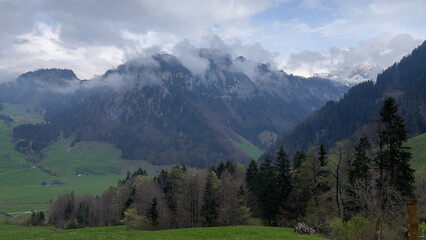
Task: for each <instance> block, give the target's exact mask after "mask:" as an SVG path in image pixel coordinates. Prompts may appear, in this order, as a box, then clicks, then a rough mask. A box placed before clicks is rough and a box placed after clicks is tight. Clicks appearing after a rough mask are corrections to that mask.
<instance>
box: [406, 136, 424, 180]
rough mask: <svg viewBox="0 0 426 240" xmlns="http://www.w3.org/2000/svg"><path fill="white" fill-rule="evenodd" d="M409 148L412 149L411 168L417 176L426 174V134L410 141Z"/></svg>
mask: <svg viewBox="0 0 426 240" xmlns="http://www.w3.org/2000/svg"><path fill="white" fill-rule="evenodd" d="M407 146H409V147H411V153H412V156H411V157H412V160H411V167H412V168H414V169H416V174H426V133H424V134H422V135H419V136H416V137H413V138H410V139H408V142H407Z"/></svg>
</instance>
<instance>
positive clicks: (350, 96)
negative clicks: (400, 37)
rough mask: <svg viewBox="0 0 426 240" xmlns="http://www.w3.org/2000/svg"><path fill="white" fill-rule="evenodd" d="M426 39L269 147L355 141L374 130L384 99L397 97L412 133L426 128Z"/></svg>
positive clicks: (293, 146)
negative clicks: (368, 80) (373, 80)
mask: <svg viewBox="0 0 426 240" xmlns="http://www.w3.org/2000/svg"><path fill="white" fill-rule="evenodd" d="M425 92H426V42H424V43H423V44H422V45H420V46H419V47H418V48H416V49H415V50H413V52H412V53H411V54H410V55H408V56H406V57H404V58H403V59H402V60H401V61H400V62H398V63H395V64H394V65H392V66H391V67H389V68H388V69H386V70H385V71H383V72H382V73H381V74H379V75H378V77H377V82H376V83H373V82H364V83H360V84H358V85H356V86H354V87H352V88H351V89H349V91H348V92H347V93H346V94H345V96H344V97H343V98H342V99H341V100H339V101H329V102H327V104H326V105H325V106H323V107H322V108H321V109H319V110H317V111H315V112H313V113H312V114H311V115H309V117H307V118H306V119H305V120H304V121H302V122H300V123H298V124H297V126H296V127H295V128H294V129H293V130H291V131H289V132H288V133H286V134H284V135H283V136H282V137H281V138H280V139H279V140H278V141H277V143H276V144H275V146H274V147H273V148H271V149H270V150H269V153H272V152H273V151H274V149H277V148H278V146H280V145H283V146H285V148H286V149H289V151H291V152H292V153H294V152H293V151H295V150H297V149H301V150H302V149H303V150H307V149H308V148H309V146H313V145H319V144H324V145H325V146H326V148H329V147H331V146H332V144H333V143H334V142H336V141H339V140H342V139H351V140H354V141H356V140H357V139H358V138H359V137H360V136H362V135H369V134H371V133H373V132H374V131H375V125H374V123H375V121H376V119H377V116H378V111H379V109H380V106H381V104H382V101H383V100H384V99H385V98H387V97H393V98H395V99H396V103H397V104H398V105H399V111H400V114H401V115H402V117H403V118H404V121H405V124H406V127H407V129H408V134H409V136H410V137H414V136H417V135H419V134H422V133H424V132H426V95H425V94H424V93H425Z"/></svg>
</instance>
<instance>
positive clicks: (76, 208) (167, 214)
mask: <svg viewBox="0 0 426 240" xmlns="http://www.w3.org/2000/svg"><path fill="white" fill-rule="evenodd" d="M376 129H377V131H376V132H377V134H374V135H365V136H363V137H361V138H360V139H359V140H358V142H357V144H355V146H352V144H351V143H350V142H349V141H347V140H346V141H340V142H336V143H335V144H334V146H333V147H332V148H331V149H330V150H329V152H326V150H325V148H324V146H323V145H319V146H316V147H315V146H314V147H311V148H310V149H309V151H308V152H304V151H297V152H296V154H295V155H294V157H293V158H292V159H290V157H289V156H288V155H287V153H286V151H285V148H284V147H280V148H279V149H278V150H277V151H276V152H275V154H274V156H273V157H269V156H267V157H265V158H264V159H262V160H259V161H255V160H252V161H251V162H250V163H249V164H248V166H247V167H244V166H243V165H242V164H236V163H232V162H231V161H226V162H225V163H224V162H221V163H220V164H219V165H218V166H213V167H211V168H209V169H196V168H190V167H186V166H184V165H183V166H176V167H173V168H172V169H170V170H169V171H161V172H160V173H159V174H158V175H157V176H155V177H149V176H147V174H146V172H145V171H144V170H143V169H139V170H138V171H136V172H134V173H133V174H131V173H130V172H129V173H128V174H127V177H126V178H125V179H123V180H120V181H119V182H118V183H117V184H116V185H115V186H111V187H110V188H109V189H108V190H107V191H106V192H104V193H103V194H102V195H100V196H88V195H86V196H76V195H74V193H70V194H64V195H60V196H58V198H57V199H56V200H55V201H54V202H53V203H52V204H51V208H50V212H49V215H50V216H49V219H48V223H49V224H51V225H54V226H56V227H58V228H64V229H71V228H82V227H95V226H113V225H120V224H123V225H125V226H127V228H128V229H129V230H159V229H172V228H189V227H202V226H204V227H211V226H232V225H243V224H263V225H270V226H286V227H294V225H295V224H296V223H298V222H304V223H306V224H307V225H309V226H310V227H312V228H313V229H315V231H316V232H317V233H319V234H322V235H324V236H327V237H331V238H334V239H343V240H344V239H402V238H403V237H404V236H405V235H406V234H407V233H406V232H405V231H404V227H405V226H406V225H407V224H406V221H407V219H406V218H407V214H406V205H407V203H409V202H410V201H411V200H412V199H416V200H417V201H418V205H419V206H420V212H423V213H424V212H425V210H426V209H424V206H425V203H426V196H425V193H426V184H425V181H426V179H417V180H416V182H415V181H414V180H415V178H414V170H413V169H412V168H411V167H410V159H411V153H410V149H409V148H407V147H406V146H405V142H406V140H407V130H406V128H405V124H404V121H403V119H402V117H401V116H400V115H399V114H398V106H397V105H396V103H395V100H394V99H392V98H388V99H386V100H385V101H384V104H383V106H382V107H381V109H380V116H379V119H378V122H377V125H376ZM29 224H30V225H43V224H46V223H45V217H44V214H43V213H41V212H37V213H34V214H33V215H32V217H31V219H30V220H29Z"/></svg>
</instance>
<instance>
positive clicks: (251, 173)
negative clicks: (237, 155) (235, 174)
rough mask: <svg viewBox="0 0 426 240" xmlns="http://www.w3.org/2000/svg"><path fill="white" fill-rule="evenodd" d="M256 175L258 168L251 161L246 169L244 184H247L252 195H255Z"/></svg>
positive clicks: (255, 163) (253, 161)
mask: <svg viewBox="0 0 426 240" xmlns="http://www.w3.org/2000/svg"><path fill="white" fill-rule="evenodd" d="M258 175H259V168H258V167H257V162H256V161H255V160H254V159H252V160H251V161H250V164H249V165H248V168H247V172H246V182H247V185H248V188H249V189H250V191H252V192H253V193H256V190H257V187H256V185H257V178H258Z"/></svg>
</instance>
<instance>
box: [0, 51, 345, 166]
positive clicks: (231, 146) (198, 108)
mask: <svg viewBox="0 0 426 240" xmlns="http://www.w3.org/2000/svg"><path fill="white" fill-rule="evenodd" d="M198 57H199V61H201V62H204V63H205V64H206V68H205V69H204V70H203V72H202V73H200V72H196V70H194V69H193V68H194V67H193V66H187V65H184V64H183V63H182V62H181V61H180V60H179V59H178V58H176V57H174V56H171V55H165V54H162V55H153V56H152V57H148V58H143V59H133V60H130V61H128V62H126V63H125V64H123V65H120V66H118V67H117V68H116V69H112V70H109V71H107V72H106V73H105V74H104V75H103V76H100V77H97V78H94V79H92V80H89V81H81V80H79V79H77V78H76V77H75V75H74V74H73V72H72V71H70V70H60V69H50V70H46V69H44V70H39V71H34V72H29V73H25V74H23V75H21V76H20V77H19V78H18V79H17V80H16V81H14V82H12V83H9V84H7V85H3V86H0V92H1V93H4V94H2V95H1V96H2V100H1V101H3V102H12V103H19V104H23V103H31V104H32V105H34V108H35V110H36V111H38V112H40V113H43V114H44V120H45V121H46V122H47V124H46V125H39V126H26V127H21V128H20V129H15V130H14V137H13V140H14V143H15V144H16V145H17V146H18V148H19V150H20V151H21V152H23V153H25V154H27V155H32V156H36V157H38V158H42V157H43V156H42V155H43V154H42V151H44V150H43V149H45V148H46V146H48V145H50V144H51V143H52V142H54V141H55V139H56V137H57V136H58V134H59V132H61V133H62V134H63V136H64V137H65V138H69V137H72V138H74V139H75V141H73V142H72V144H75V143H78V142H79V141H102V142H108V143H111V144H113V145H114V146H116V147H117V148H119V149H120V150H121V153H122V157H123V158H125V159H132V160H135V159H143V160H147V161H149V162H151V163H153V164H157V165H164V164H177V163H180V164H187V165H191V166H198V167H206V166H211V165H212V164H217V163H218V162H220V161H221V160H226V159H232V160H238V161H241V162H246V161H249V160H250V159H251V158H257V157H259V155H261V154H262V152H263V151H265V150H267V149H268V148H269V146H270V145H271V143H273V142H274V141H275V139H276V136H278V135H280V134H282V133H283V132H284V131H287V130H288V129H290V128H291V127H293V126H294V125H295V124H296V123H297V122H298V121H300V120H302V119H303V118H304V117H305V116H307V115H308V114H309V113H310V112H311V111H313V110H314V109H318V108H319V107H320V106H322V105H323V104H324V103H325V102H326V101H329V100H336V99H338V98H340V97H341V96H342V95H343V93H344V92H345V91H346V90H347V87H346V86H343V85H339V84H337V83H333V82H331V81H329V80H326V79H321V78H302V77H297V76H293V75H287V74H286V73H284V72H282V71H277V70H273V69H271V67H270V66H268V65H265V64H261V63H258V62H253V61H250V60H247V59H245V58H243V57H239V58H237V59H231V57H230V55H228V54H226V53H222V52H220V51H218V50H213V49H201V50H200V52H199V56H198ZM42 129H44V130H42ZM36 132H40V133H39V134H35V133H36ZM18 143H19V144H18Z"/></svg>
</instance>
